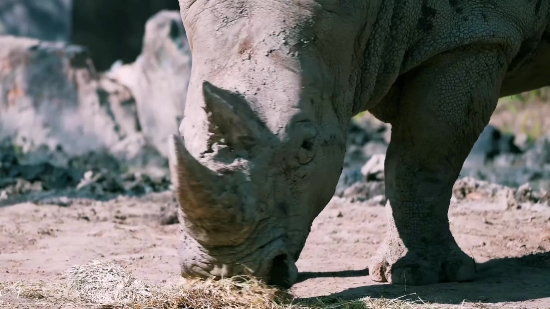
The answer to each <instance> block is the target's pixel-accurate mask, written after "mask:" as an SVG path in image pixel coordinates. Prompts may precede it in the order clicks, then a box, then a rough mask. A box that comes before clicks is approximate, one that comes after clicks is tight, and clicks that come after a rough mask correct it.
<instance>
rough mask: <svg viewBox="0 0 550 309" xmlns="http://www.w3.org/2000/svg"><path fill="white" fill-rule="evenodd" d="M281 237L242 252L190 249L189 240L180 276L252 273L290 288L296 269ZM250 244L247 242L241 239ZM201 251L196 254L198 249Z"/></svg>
mask: <svg viewBox="0 0 550 309" xmlns="http://www.w3.org/2000/svg"><path fill="white" fill-rule="evenodd" d="M195 244H196V243H195ZM286 245H287V244H286V242H285V238H284V237H276V238H275V239H273V240H270V241H269V242H268V243H266V244H263V245H261V246H260V247H256V248H254V249H252V250H250V249H249V250H250V251H249V252H246V254H244V255H239V256H232V255H231V253H230V252H239V251H240V252H242V251H241V250H239V249H240V248H238V247H237V248H233V249H231V250H230V251H229V252H228V251H226V249H229V248H210V249H207V248H201V249H200V250H191V251H187V250H189V249H191V248H190V247H189V244H184V247H185V249H184V248H183V247H182V248H181V250H185V251H186V252H182V254H181V256H185V257H186V258H184V259H182V260H180V263H181V267H182V276H184V277H203V278H205V277H210V278H213V279H216V280H219V279H223V278H228V277H235V276H242V275H245V276H254V277H256V278H259V279H262V280H263V281H265V282H266V283H268V284H270V285H275V286H279V287H282V288H290V287H291V286H292V285H293V284H294V283H296V281H297V278H298V269H297V268H296V265H295V261H294V259H293V258H292V255H291V254H290V253H289V252H288V250H287V249H286ZM243 246H244V247H249V246H250V243H243ZM199 252H200V254H197V253H199Z"/></svg>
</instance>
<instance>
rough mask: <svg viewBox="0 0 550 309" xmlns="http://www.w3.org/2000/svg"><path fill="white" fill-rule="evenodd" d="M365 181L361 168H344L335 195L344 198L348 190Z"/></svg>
mask: <svg viewBox="0 0 550 309" xmlns="http://www.w3.org/2000/svg"><path fill="white" fill-rule="evenodd" d="M363 179H364V177H363V175H362V174H361V169H360V168H344V169H343V170H342V174H340V179H339V180H338V184H337V185H336V190H335V193H334V195H335V196H339V197H342V196H343V194H344V191H345V190H346V189H347V188H349V187H351V186H352V185H353V184H354V183H356V182H363Z"/></svg>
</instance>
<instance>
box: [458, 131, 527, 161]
mask: <svg viewBox="0 0 550 309" xmlns="http://www.w3.org/2000/svg"><path fill="white" fill-rule="evenodd" d="M519 153H521V150H520V149H519V147H517V146H516V145H515V144H514V135H511V134H503V133H501V132H500V131H499V130H498V129H497V128H496V127H494V126H492V125H487V126H486V127H485V129H484V130H483V131H482V132H481V134H480V136H479V138H478V139H477V141H476V142H475V144H474V146H473V147H472V150H471V151H470V154H469V155H468V157H467V158H466V161H465V162H464V167H479V166H483V165H484V164H485V163H486V162H487V161H488V160H492V159H494V158H495V157H496V156H497V155H499V154H519Z"/></svg>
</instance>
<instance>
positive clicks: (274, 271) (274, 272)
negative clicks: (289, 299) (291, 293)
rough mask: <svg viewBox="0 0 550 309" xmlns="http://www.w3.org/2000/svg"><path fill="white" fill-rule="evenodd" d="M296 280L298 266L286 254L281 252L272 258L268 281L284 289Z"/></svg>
mask: <svg viewBox="0 0 550 309" xmlns="http://www.w3.org/2000/svg"><path fill="white" fill-rule="evenodd" d="M297 280H298V268H297V267H296V264H295V263H294V260H293V259H292V258H291V257H290V256H289V255H288V254H281V255H278V256H276V257H275V258H274V259H273V263H272V265H271V271H270V273H269V281H268V283H269V284H271V285H276V286H279V287H282V288H285V289H288V288H290V287H291V286H292V285H293V284H294V283H296V281H297Z"/></svg>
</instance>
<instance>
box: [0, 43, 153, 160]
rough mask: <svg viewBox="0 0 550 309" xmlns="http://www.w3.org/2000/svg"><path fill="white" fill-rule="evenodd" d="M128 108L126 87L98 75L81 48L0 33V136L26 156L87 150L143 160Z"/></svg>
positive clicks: (131, 109)
mask: <svg viewBox="0 0 550 309" xmlns="http://www.w3.org/2000/svg"><path fill="white" fill-rule="evenodd" d="M136 113H137V111H136V107H135V102H134V99H133V97H132V95H131V93H130V92H129V91H128V89H127V88H125V87H124V86H122V85H120V84H117V83H116V82H114V81H112V80H109V79H108V78H106V77H103V76H100V75H98V74H97V73H96V72H95V70H94V68H93V64H92V62H91V60H90V58H89V56H88V54H87V51H86V49H85V48H83V47H80V46H75V45H67V44H65V43H51V42H43V41H39V40H35V39H28V38H17V37H11V36H7V37H0V142H3V143H10V144H12V145H14V147H17V148H18V149H20V151H19V152H20V153H22V154H24V156H23V157H24V159H23V158H20V159H21V160H23V161H26V163H28V164H37V163H39V162H50V163H53V164H56V165H64V164H65V163H66V161H67V160H68V158H71V157H77V156H82V155H85V154H87V153H90V152H107V153H110V154H112V155H113V156H115V157H116V158H118V159H120V160H122V161H126V162H131V161H132V160H138V161H143V158H142V156H143V153H144V151H143V149H144V147H145V146H146V145H145V141H144V138H143V137H142V136H141V133H140V126H139V122H138V120H137V115H136ZM142 163H143V162H142Z"/></svg>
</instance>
